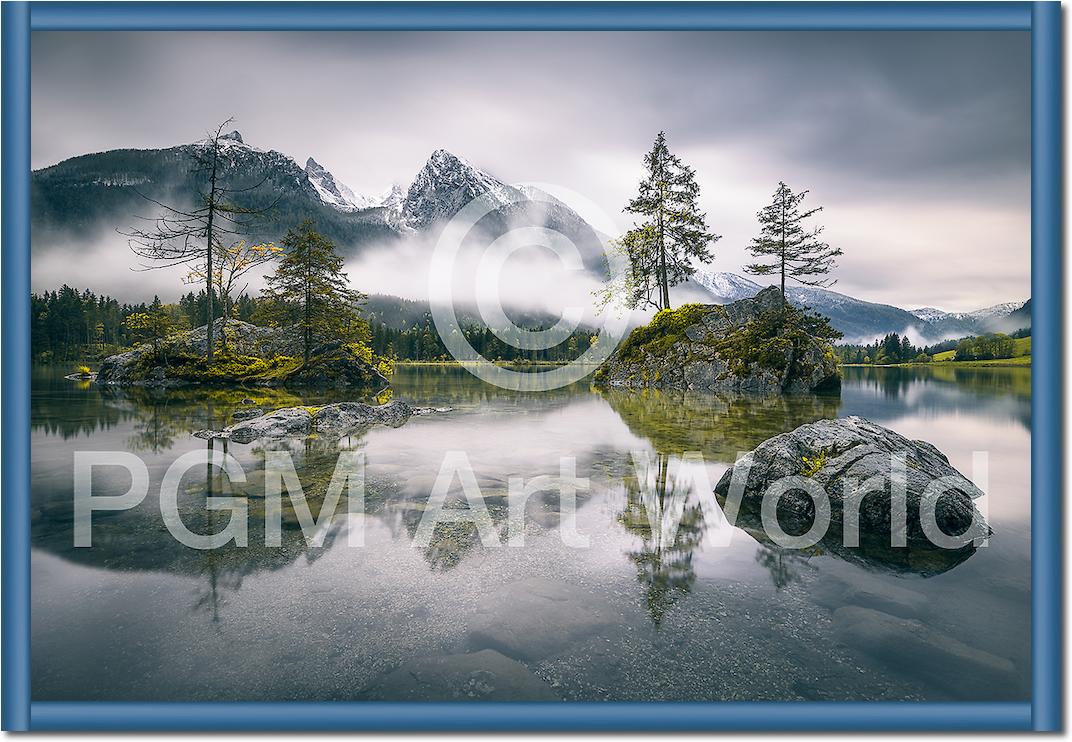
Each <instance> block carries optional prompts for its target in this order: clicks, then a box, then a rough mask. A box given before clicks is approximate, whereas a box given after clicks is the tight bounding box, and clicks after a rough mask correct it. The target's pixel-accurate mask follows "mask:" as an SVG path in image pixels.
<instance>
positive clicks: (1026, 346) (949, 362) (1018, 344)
mask: <svg viewBox="0 0 1072 742" xmlns="http://www.w3.org/2000/svg"><path fill="white" fill-rule="evenodd" d="M956 355H957V352H956V351H955V350H946V351H943V352H941V353H935V354H934V357H933V360H931V361H930V362H929V363H883V364H874V363H843V364H841V365H842V366H851V367H860V368H866V367H871V368H909V367H927V366H943V367H946V366H956V367H957V368H972V367H976V368H986V367H990V368H993V367H1001V366H1030V365H1031V338H1029V337H1026V338H1016V339H1014V340H1013V355H1012V358H991V359H988V360H985V361H956V360H953V359H954V358H956Z"/></svg>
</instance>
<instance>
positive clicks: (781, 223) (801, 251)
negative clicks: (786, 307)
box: [745, 183, 842, 303]
mask: <svg viewBox="0 0 1072 742" xmlns="http://www.w3.org/2000/svg"><path fill="white" fill-rule="evenodd" d="M807 195H808V191H801V192H800V193H793V191H792V190H791V189H790V188H789V186H787V185H786V184H785V183H778V187H777V188H776V189H775V190H774V199H773V200H772V202H771V204H770V205H769V206H766V207H764V208H763V209H761V210H760V211H759V212H758V214H757V215H756V216H757V217H758V219H759V224H760V227H761V230H760V235H759V237H755V238H753V240H752V244H751V245H749V248H748V249H749V252H751V253H752V255H753V256H754V257H756V258H759V259H760V260H764V259H765V262H757V263H752V264H751V265H747V266H745V272H746V273H751V274H752V275H754V276H770V275H776V274H780V275H781V279H782V302H783V303H784V302H785V300H786V299H785V279H786V278H792V279H793V280H795V281H797V282H798V283H801V284H804V285H805V286H831V285H833V284H834V283H836V279H831V278H826V276H827V274H829V273H830V271H831V270H832V269H833V268H834V267H835V266H836V265H837V263H836V262H835V260H834V258H836V257H837V256H839V255H841V254H842V251H841V248H838V247H830V245H828V244H826V243H825V242H822V241H821V240H820V239H819V235H821V234H822V232H823V228H822V227H821V226H816V227H812V228H810V229H809V228H806V227H805V226H804V221H805V220H806V219H808V218H810V217H812V216H814V215H815V214H817V213H818V212H820V211H822V210H823V207H822V206H817V207H815V208H814V209H808V210H806V211H802V210H801V204H802V203H803V201H804V197H805V196H807Z"/></svg>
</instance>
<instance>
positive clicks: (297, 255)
mask: <svg viewBox="0 0 1072 742" xmlns="http://www.w3.org/2000/svg"><path fill="white" fill-rule="evenodd" d="M282 246H283V251H282V252H281V253H278V254H279V256H280V257H279V263H278V264H277V265H276V268H275V272H274V273H272V274H271V275H269V276H268V278H267V284H268V285H267V286H266V287H265V289H264V291H263V293H262V304H263V306H261V307H260V308H259V310H260V313H261V316H262V318H263V319H265V320H267V321H268V322H269V323H270V324H272V325H275V326H277V327H284V326H293V327H296V328H298V329H299V330H300V332H301V333H302V346H303V349H304V351H303V352H304V360H305V363H306V364H308V363H309V358H310V355H311V352H312V348H313V345H314V344H315V343H322V342H327V341H342V342H346V343H367V342H368V340H369V338H370V332H369V326H368V323H367V322H366V321H365V320H364V318H363V317H362V316H361V306H362V304H363V303H364V301H365V295H364V294H362V293H360V292H358V291H354V290H353V289H351V288H350V287H349V285H348V283H347V278H346V274H344V273H343V261H342V258H341V257H339V255H338V253H336V252H335V245H334V243H332V242H331V240H329V239H327V238H326V237H324V236H323V235H321V234H319V233H318V232H317V231H316V230H315V229H314V224H313V222H312V221H311V220H306V221H305V222H303V223H302V224H301V226H299V227H297V228H296V229H291V230H290V231H288V232H287V234H286V236H285V237H284V238H283V240H282Z"/></svg>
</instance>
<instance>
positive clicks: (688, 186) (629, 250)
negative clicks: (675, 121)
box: [620, 132, 719, 309]
mask: <svg viewBox="0 0 1072 742" xmlns="http://www.w3.org/2000/svg"><path fill="white" fill-rule="evenodd" d="M644 167H645V168H646V170H647V172H646V175H645V177H644V180H642V181H641V182H640V190H639V193H638V194H637V196H636V197H635V198H634V199H633V200H632V201H630V202H629V205H628V206H626V207H625V211H626V213H629V214H636V215H638V216H641V217H643V221H642V222H641V223H640V224H637V225H635V226H634V228H633V229H631V230H630V231H629V232H628V233H626V235H625V236H624V237H623V238H622V239H621V241H620V244H621V246H622V247H623V248H624V251H625V253H626V255H627V256H628V259H629V268H628V270H629V272H630V276H629V277H628V278H627V281H626V283H627V286H626V287H625V289H626V290H625V297H624V300H625V302H626V304H627V305H628V306H629V307H631V308H635V307H637V306H643V305H651V306H654V307H657V308H659V309H669V308H670V287H671V286H675V285H677V284H679V283H681V282H682V281H684V280H686V279H687V278H689V277H690V276H691V275H692V274H693V273H695V272H696V268H695V267H694V265H693V260H698V261H700V262H701V263H707V262H710V261H711V259H712V254H711V247H710V245H711V243H713V242H715V241H716V240H718V239H719V237H718V235H715V234H712V233H710V232H709V231H708V229H707V220H706V215H705V214H704V213H703V212H702V211H700V207H699V204H698V203H697V201H698V199H699V196H700V186H699V185H698V184H697V183H696V173H695V171H694V170H693V169H692V168H691V167H689V166H688V165H685V164H684V163H683V162H682V161H681V160H680V158H678V157H676V156H675V155H673V154H671V152H670V149H669V148H668V147H667V146H666V134H665V133H664V132H659V136H657V137H656V138H655V144H654V145H653V146H652V148H651V151H650V152H648V153H647V154H646V155H645V156H644ZM653 295H655V298H653Z"/></svg>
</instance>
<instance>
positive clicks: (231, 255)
mask: <svg viewBox="0 0 1072 742" xmlns="http://www.w3.org/2000/svg"><path fill="white" fill-rule="evenodd" d="M282 251H283V248H281V247H279V246H277V245H275V244H274V243H271V242H264V243H253V242H249V241H247V240H235V241H234V242H232V243H231V244H229V245H224V244H218V245H217V246H216V249H215V250H214V252H215V256H214V257H215V260H214V261H213V266H214V267H213V272H212V276H211V284H212V286H213V287H214V291H215V294H216V296H217V297H219V301H220V308H221V309H222V312H223V325H222V327H221V331H220V334H221V338H220V339H221V341H222V343H221V345H222V347H223V350H224V352H225V353H226V351H227V323H228V322H230V320H231V308H232V305H233V304H234V301H235V297H234V294H235V292H238V293H242V292H243V291H245V289H246V285H244V284H243V285H242V287H241V289H239V285H240V284H241V283H242V279H243V278H244V277H245V276H246V275H247V274H248V273H249V272H250V271H251V270H253V269H254V268H257V267H259V266H262V265H264V264H266V263H268V262H270V261H272V260H273V259H275V257H276V256H277V255H278V254H279V253H281V252H282ZM208 270H209V269H208V265H207V264H202V265H198V266H196V267H195V268H193V269H192V270H191V271H190V272H189V273H188V274H187V276H186V279H185V280H186V282H187V283H202V282H205V283H208V282H209V281H208V278H209V274H208ZM210 293H212V292H210ZM209 301H211V299H209ZM209 316H210V318H211V317H212V315H209ZM210 324H211V323H210Z"/></svg>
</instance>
